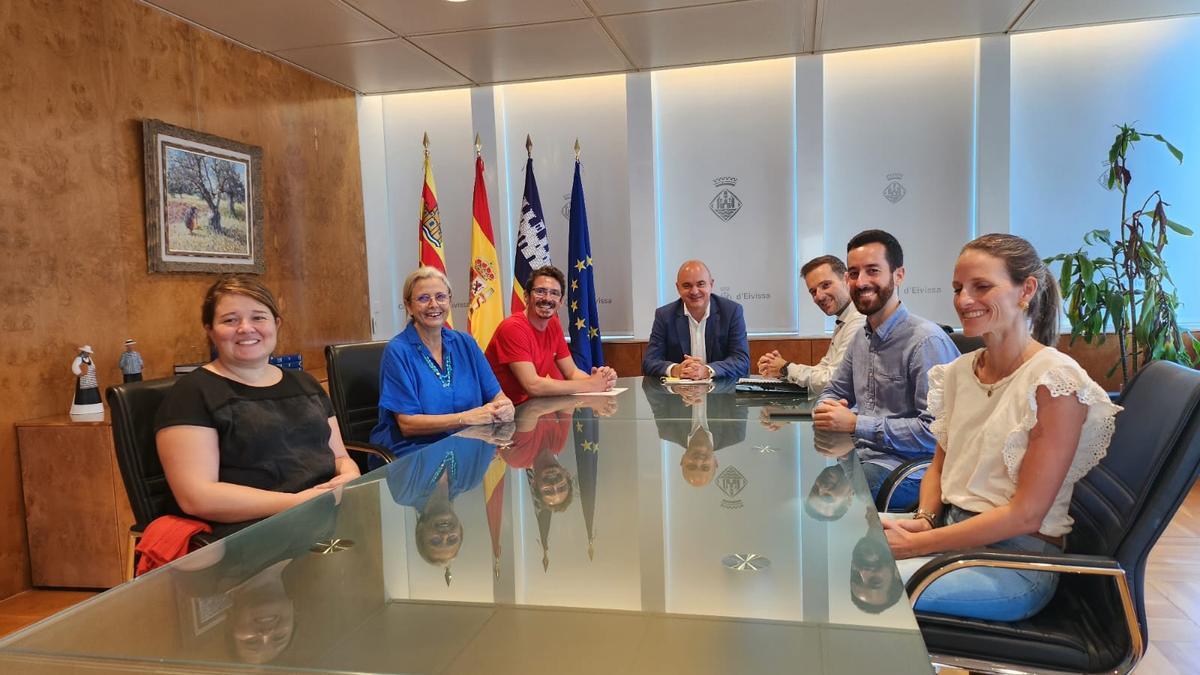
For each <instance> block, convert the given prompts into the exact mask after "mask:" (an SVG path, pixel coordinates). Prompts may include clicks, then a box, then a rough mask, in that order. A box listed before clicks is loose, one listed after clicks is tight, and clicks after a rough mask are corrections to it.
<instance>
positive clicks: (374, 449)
mask: <svg viewBox="0 0 1200 675" xmlns="http://www.w3.org/2000/svg"><path fill="white" fill-rule="evenodd" d="M343 444H344V445H345V446H346V450H347V451H349V452H361V453H363V454H365V455H375V456H376V457H378V458H380V459H382V460H383V463H384V464H391V463H392V460H394V459H396V458H395V457H394V456H392V451H391V450H388V449H387V448H385V447H383V446H382V445H377V444H375V443H368V442H366V441H343Z"/></svg>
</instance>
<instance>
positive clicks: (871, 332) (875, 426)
mask: <svg viewBox="0 0 1200 675" xmlns="http://www.w3.org/2000/svg"><path fill="white" fill-rule="evenodd" d="M846 251H847V254H846V263H847V273H846V279H847V281H848V282H849V284H850V297H851V299H852V300H853V301H854V306H855V307H857V308H858V311H859V312H861V313H862V314H863V315H865V316H866V317H867V322H866V326H865V328H864V330H863V332H862V333H859V334H858V335H856V336H855V337H854V338H853V339H852V340H851V342H850V345H849V347H848V348H847V350H846V356H845V358H843V359H842V363H841V365H840V366H839V367H838V369H837V371H835V372H834V374H833V378H832V379H831V380H830V381H829V384H828V385H827V386H826V387H825V390H824V391H823V392H822V393H821V396H820V398H819V399H818V402H817V406H816V407H815V408H814V409H813V426H815V427H816V428H817V429H828V430H831V431H841V432H847V433H851V434H853V435H854V439H855V445H856V446H857V447H858V457H859V460H860V461H861V462H862V466H863V473H864V474H865V475H866V478H867V484H868V485H869V486H870V488H871V494H872V495H875V494H877V493H878V491H879V487H880V485H882V484H883V482H884V480H885V479H886V478H887V476H888V474H889V473H891V471H892V469H894V468H896V467H897V466H899V465H900V464H901V463H903V462H905V461H907V460H910V459H921V458H930V457H932V456H933V451H934V448H935V447H936V445H937V442H936V440H935V439H934V437H933V434H932V433H931V432H930V431H929V425H930V423H931V422H932V421H933V418H932V417H931V416H930V415H929V409H928V405H927V403H926V397H927V395H928V393H929V376H928V373H929V369H930V368H932V367H933V366H935V365H937V364H939V363H949V362H950V361H953V360H954V359H955V358H957V357H958V349H957V348H955V346H954V343H953V342H951V341H950V338H949V337H948V336H947V335H946V333H945V331H943V330H942V328H941V327H940V326H938V325H937V324H936V323H934V322H932V321H929V320H928V319H922V318H921V317H918V316H916V315H914V314H910V313H909V311H908V310H907V309H906V308H905V307H904V306H903V305H901V304H900V298H899V296H898V295H897V293H896V291H897V289H898V287H899V286H900V284H901V283H902V282H903V281H904V251H903V249H901V247H900V242H898V241H896V238H895V237H893V236H892V235H891V234H888V233H887V232H884V231H883V230H867V231H865V232H860V233H859V234H857V235H855V236H854V238H853V239H851V240H850V243H849V244H847V245H846ZM922 475H923V472H922V473H918V474H916V475H914V476H912V477H910V478H908V479H906V480H905V481H903V482H902V483H901V484H900V485H899V486H898V487H897V489H896V491H895V493H894V494H893V498H892V505H893V506H894V507H899V508H905V507H908V506H911V505H912V504H914V503H916V501H917V497H918V495H919V492H920V485H921V476H922Z"/></svg>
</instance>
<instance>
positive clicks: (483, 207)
mask: <svg viewBox="0 0 1200 675" xmlns="http://www.w3.org/2000/svg"><path fill="white" fill-rule="evenodd" d="M470 291H471V293H470V301H469V302H468V303H467V332H468V333H470V334H471V337H473V338H475V342H477V343H479V348H480V349H487V346H488V343H489V342H491V340H492V334H493V333H495V332H496V327H497V326H499V325H500V322H501V321H503V320H504V306H503V303H502V302H501V300H500V262H499V259H498V258H497V256H496V238H495V237H494V236H493V235H492V216H491V214H490V213H489V211H488V199H487V187H486V186H485V185H484V183H483V157H482V156H481V155H479V154H478V151H476V155H475V197H474V200H473V204H472V206H471V289H470Z"/></svg>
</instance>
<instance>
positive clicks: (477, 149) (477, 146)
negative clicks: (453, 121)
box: [475, 134, 483, 157]
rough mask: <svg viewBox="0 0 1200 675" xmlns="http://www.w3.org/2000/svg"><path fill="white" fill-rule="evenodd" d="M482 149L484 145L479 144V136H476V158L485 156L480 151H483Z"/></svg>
mask: <svg viewBox="0 0 1200 675" xmlns="http://www.w3.org/2000/svg"><path fill="white" fill-rule="evenodd" d="M482 147H483V146H482V145H480V143H479V134H475V156H476V157H479V156H480V155H481V154H483V153H482V152H481V151H480V149H481V148H482Z"/></svg>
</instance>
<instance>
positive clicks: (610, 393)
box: [575, 387, 629, 396]
mask: <svg viewBox="0 0 1200 675" xmlns="http://www.w3.org/2000/svg"><path fill="white" fill-rule="evenodd" d="M625 391H629V387H613V388H612V389H609V390H608V391H581V392H579V393H578V394H575V395H576V396H616V395H617V394H620V393H622V392H625Z"/></svg>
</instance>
